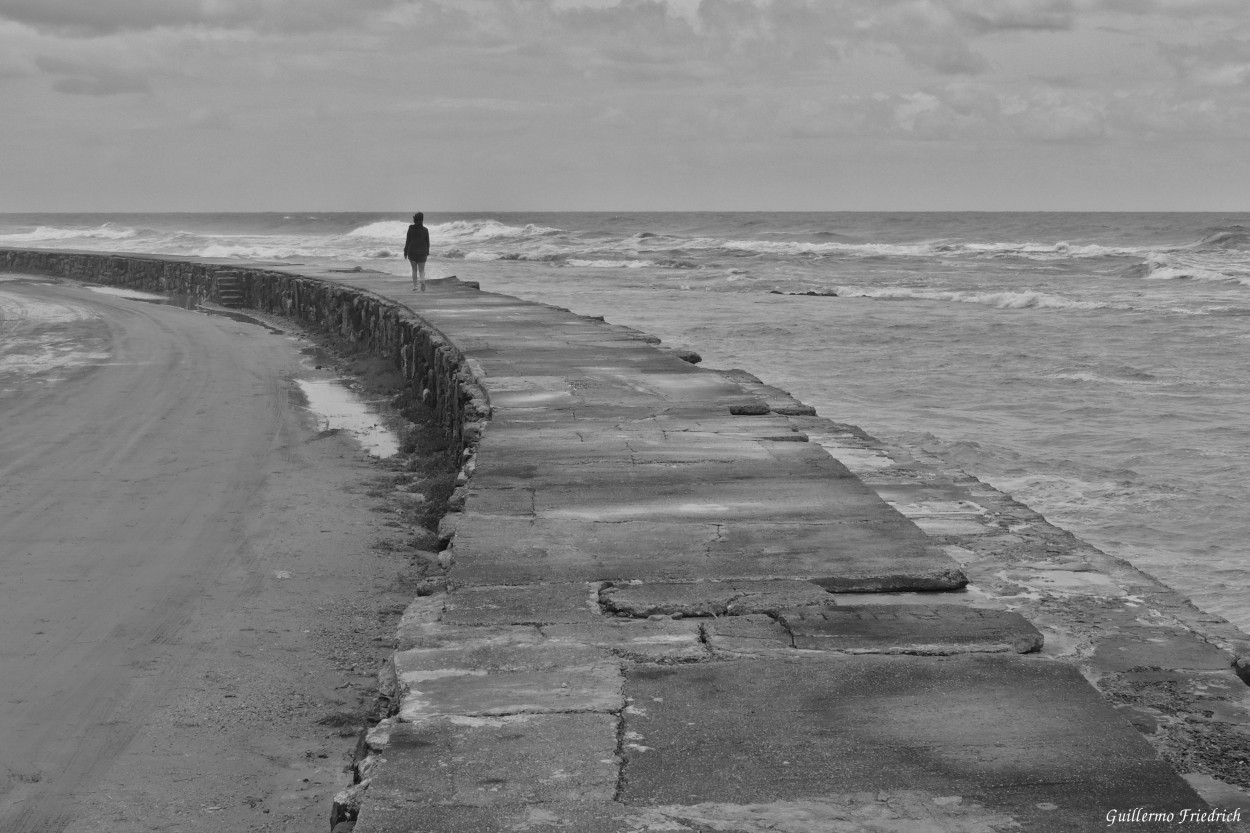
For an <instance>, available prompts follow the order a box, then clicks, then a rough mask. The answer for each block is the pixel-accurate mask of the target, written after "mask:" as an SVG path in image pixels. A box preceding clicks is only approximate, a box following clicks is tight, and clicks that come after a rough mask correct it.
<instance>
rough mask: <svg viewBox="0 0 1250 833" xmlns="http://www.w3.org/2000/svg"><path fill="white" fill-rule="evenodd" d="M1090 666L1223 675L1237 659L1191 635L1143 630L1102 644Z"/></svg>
mask: <svg viewBox="0 0 1250 833" xmlns="http://www.w3.org/2000/svg"><path fill="white" fill-rule="evenodd" d="M1090 664H1091V665H1092V666H1093V667H1094V668H1097V669H1099V670H1103V671H1129V670H1132V669H1136V668H1141V669H1151V668H1156V669H1158V668H1161V669H1166V670H1169V671H1178V670H1203V671H1223V670H1226V669H1228V668H1231V667H1232V665H1233V658H1232V657H1231V656H1229V655H1228V654H1226V653H1224V652H1223V651H1221V650H1220V649H1219V648H1216V647H1215V646H1214V645H1211V644H1208V643H1206V642H1203V641H1202V640H1200V639H1198V637H1197V636H1195V635H1194V634H1193V633H1190V632H1188V631H1180V630H1171V629H1168V628H1141V629H1140V630H1139V631H1137V632H1135V633H1123V634H1121V635H1119V636H1113V637H1110V638H1108V639H1104V640H1102V641H1101V642H1100V643H1099V645H1098V650H1097V651H1096V652H1095V653H1094V656H1093V657H1092V658H1091V659H1090Z"/></svg>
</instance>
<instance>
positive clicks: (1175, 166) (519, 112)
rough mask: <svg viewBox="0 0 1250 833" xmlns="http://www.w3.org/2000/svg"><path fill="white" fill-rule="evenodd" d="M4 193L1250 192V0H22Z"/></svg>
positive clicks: (1070, 202)
mask: <svg viewBox="0 0 1250 833" xmlns="http://www.w3.org/2000/svg"><path fill="white" fill-rule="evenodd" d="M0 125H2V126H0V211H37V210H57V211H83V210H99V211H124V210H130V211H140V210H153V211H173V210H185V211H196V210H234V211H247V210H257V211H259V210H291V209H310V210H321V211H328V210H380V211H391V210H409V209H410V207H411V206H414V205H419V206H423V207H424V208H425V210H427V211H456V210H526V209H545V210H559V209H568V210H598V209H601V210H670V209H724V210H752V209H757V210H788V209H793V210H820V209H829V210H857V209H858V210H921V209H925V210H945V209H951V210H964V209H985V210H1013V209H1018V210H1069V209H1070V210H1085V209H1089V210H1104V209H1105V210H1224V211H1227V210H1238V209H1241V210H1250V142H1248V139H1250V2H1248V0H701V1H700V0H667V2H666V1H665V0H0Z"/></svg>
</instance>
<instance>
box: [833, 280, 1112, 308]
mask: <svg viewBox="0 0 1250 833" xmlns="http://www.w3.org/2000/svg"><path fill="white" fill-rule="evenodd" d="M837 293H838V294H839V295H842V296H856V295H858V296H861V297H865V298H875V299H877V300H882V301H947V302H954V303H960V304H981V305H983V306H987V307H994V308H996V309H1070V310H1093V309H1105V308H1106V307H1108V306H1109V305H1108V304H1104V303H1099V302H1095V301H1074V300H1072V299H1071V298H1064V297H1063V296H1061V295H1050V294H1048V293H1045V292H1036V291H1034V290H1031V289H1026V290H1019V291H1014V292H1013V291H1003V292H950V291H944V290H936V289H909V288H906V287H903V288H890V289H861V288H858V287H843V286H840V287H838V289H837Z"/></svg>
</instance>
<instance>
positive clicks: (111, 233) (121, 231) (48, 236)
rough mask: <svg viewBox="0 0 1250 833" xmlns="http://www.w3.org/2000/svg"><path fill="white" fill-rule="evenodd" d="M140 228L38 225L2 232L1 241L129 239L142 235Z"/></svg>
mask: <svg viewBox="0 0 1250 833" xmlns="http://www.w3.org/2000/svg"><path fill="white" fill-rule="evenodd" d="M140 233H141V232H140V230H139V229H134V228H127V227H126V226H115V225H113V224H112V223H105V224H104V225H102V226H96V227H95V228H61V227H58V226H38V227H37V228H35V230H34V231H27V232H17V233H15V234H0V243H41V242H49V243H53V242H56V243H60V242H65V241H68V240H79V239H81V240H129V239H132V238H135V237H138V236H139V235H140Z"/></svg>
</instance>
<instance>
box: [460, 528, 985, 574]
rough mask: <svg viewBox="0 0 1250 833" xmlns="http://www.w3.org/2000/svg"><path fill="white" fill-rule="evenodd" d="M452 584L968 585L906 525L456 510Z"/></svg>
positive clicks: (937, 552) (950, 565) (942, 556)
mask: <svg viewBox="0 0 1250 833" xmlns="http://www.w3.org/2000/svg"><path fill="white" fill-rule="evenodd" d="M463 516H464V517H463V518H462V519H461V522H460V525H459V527H458V532H457V534H456V538H455V541H454V542H453V547H452V554H453V558H454V565H453V567H452V571H451V578H452V580H453V582H456V583H460V584H465V585H469V584H479V585H486V584H496V585H502V584H536V583H540V582H544V581H550V580H552V579H555V578H559V579H562V580H564V581H621V580H632V579H638V580H643V581H681V580H694V579H700V578H703V579H715V578H722V579H724V578H788V579H803V580H807V581H812V582H815V583H817V584H819V585H821V586H822V587H825V588H827V589H831V590H835V591H840V592H846V591H854V592H863V591H874V590H950V589H957V588H959V587H962V586H963V585H964V584H966V583H967V580H966V579H965V578H964V576H963V573H962V572H960V571H959V569H958V568H957V567H956V566H955V563H954V562H953V561H952V560H951V559H950V558H949V557H948V556H947V555H946V554H945V553H943V552H942V551H941V550H939V549H937V548H934V547H929V546H928V545H927V539H926V538H924V537H923V535H921V534H920V533H919V532H918V531H916V530H915V528H914V527H912V526H911V525H910V524H909V523H908V522H907V521H906V520H905V519H903V518H902V517H897V519H896V520H894V519H892V520H890V521H887V522H881V523H844V524H824V523H812V524H803V523H796V524H785V523H738V522H734V523H726V522H723V521H722V522H705V521H703V520H701V519H699V518H697V517H695V518H690V519H689V520H687V521H686V522H685V523H680V522H672V523H664V522H660V523H657V522H650V521H634V520H622V521H616V522H594V521H585V520H569V519H562V518H561V519H546V518H537V519H528V518H521V517H517V518H513V517H497V516H485V515H478V514H476V513H474V512H472V511H466V512H465V513H463Z"/></svg>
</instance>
